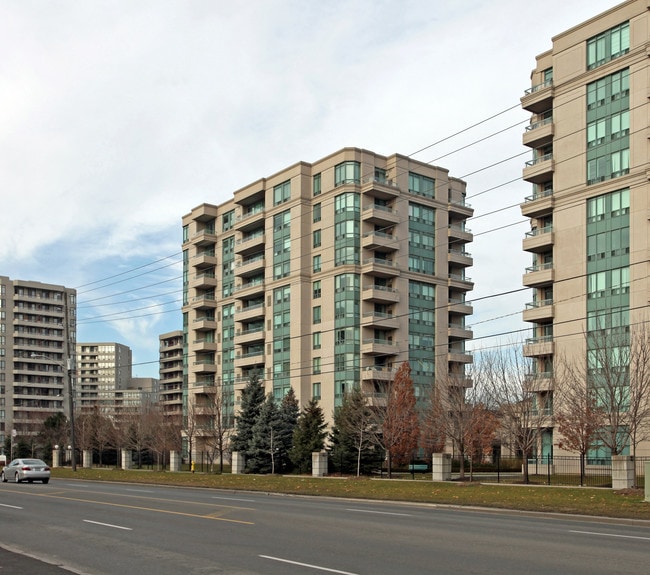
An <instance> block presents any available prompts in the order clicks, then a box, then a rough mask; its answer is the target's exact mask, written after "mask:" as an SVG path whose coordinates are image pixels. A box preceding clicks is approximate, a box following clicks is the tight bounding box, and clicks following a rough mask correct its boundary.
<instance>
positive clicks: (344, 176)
mask: <svg viewBox="0 0 650 575" xmlns="http://www.w3.org/2000/svg"><path fill="white" fill-rule="evenodd" d="M359 183H361V164H360V163H359V162H343V163H341V164H338V165H337V166H336V167H335V168H334V185H335V186H342V185H343V184H359Z"/></svg>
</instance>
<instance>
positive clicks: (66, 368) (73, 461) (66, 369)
mask: <svg viewBox="0 0 650 575" xmlns="http://www.w3.org/2000/svg"><path fill="white" fill-rule="evenodd" d="M31 357H33V358H41V359H49V360H50V361H52V358H50V357H49V356H48V355H45V354H44V353H32V354H31ZM66 361H67V365H66V364H64V363H59V362H56V363H58V364H59V365H60V366H61V367H62V368H63V373H64V376H63V377H64V380H66V379H67V381H64V384H65V386H66V388H67V390H68V407H69V410H70V448H71V453H70V466H71V467H72V471H77V454H76V444H75V433H74V397H73V395H72V365H71V364H72V360H71V359H70V358H68V359H67V360H66Z"/></svg>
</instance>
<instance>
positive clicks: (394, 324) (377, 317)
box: [361, 311, 399, 329]
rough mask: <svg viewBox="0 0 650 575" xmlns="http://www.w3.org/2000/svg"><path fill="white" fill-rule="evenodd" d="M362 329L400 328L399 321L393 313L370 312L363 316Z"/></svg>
mask: <svg viewBox="0 0 650 575" xmlns="http://www.w3.org/2000/svg"><path fill="white" fill-rule="evenodd" d="M361 327H372V328H377V329H397V328H398V327H399V319H397V318H396V317H395V316H394V315H393V314H392V313H381V312H377V311H370V312H367V313H364V314H363V317H362V318H361Z"/></svg>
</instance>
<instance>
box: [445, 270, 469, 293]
mask: <svg viewBox="0 0 650 575" xmlns="http://www.w3.org/2000/svg"><path fill="white" fill-rule="evenodd" d="M449 287H450V288H452V289H456V290H472V289H474V283H473V282H472V280H471V279H470V278H468V277H465V276H464V275H463V274H456V273H451V274H449Z"/></svg>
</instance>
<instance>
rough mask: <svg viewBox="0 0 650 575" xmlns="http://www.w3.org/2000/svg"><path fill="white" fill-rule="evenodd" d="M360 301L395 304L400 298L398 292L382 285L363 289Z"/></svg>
mask: <svg viewBox="0 0 650 575" xmlns="http://www.w3.org/2000/svg"><path fill="white" fill-rule="evenodd" d="M361 299H362V300H363V301H371V302H376V303H397V302H398V301H399V299H400V298H399V292H398V291H397V290H396V289H394V288H391V287H387V286H383V285H369V286H365V287H364V288H363V290H362V292H361Z"/></svg>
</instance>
